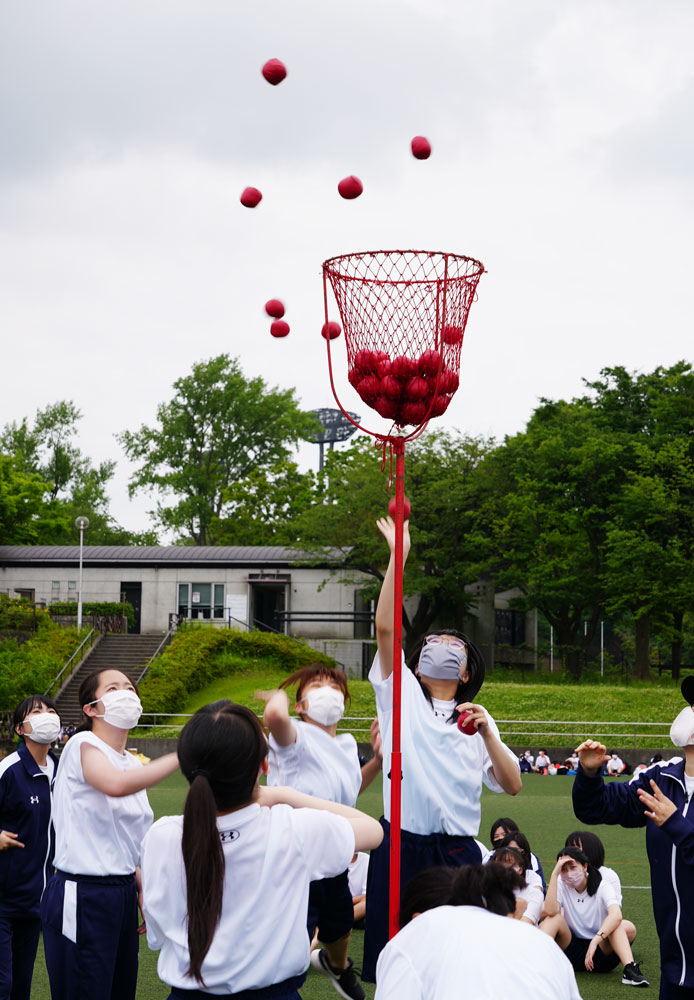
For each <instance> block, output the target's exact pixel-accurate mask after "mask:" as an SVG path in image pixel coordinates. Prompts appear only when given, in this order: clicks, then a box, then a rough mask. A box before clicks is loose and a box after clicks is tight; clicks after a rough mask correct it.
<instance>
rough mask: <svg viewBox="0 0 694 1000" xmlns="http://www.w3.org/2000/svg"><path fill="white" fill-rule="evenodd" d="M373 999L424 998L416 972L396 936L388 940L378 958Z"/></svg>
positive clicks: (415, 999)
mask: <svg viewBox="0 0 694 1000" xmlns="http://www.w3.org/2000/svg"><path fill="white" fill-rule="evenodd" d="M376 983H377V985H376V993H375V998H374V1000H424V997H425V995H426V994H425V993H424V991H423V990H422V984H421V982H420V979H419V976H418V975H417V972H416V970H415V968H414V966H413V965H412V963H411V962H410V960H409V958H408V956H407V955H405V954H404V953H403V952H402V951H401V950H400V948H399V946H398V943H397V938H394V939H393V940H392V941H390V942H389V943H388V944H387V945H386V946H385V948H384V949H383V951H382V952H381V954H380V955H379V958H378V964H377V966H376Z"/></svg>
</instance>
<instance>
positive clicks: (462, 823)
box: [362, 517, 521, 981]
mask: <svg viewBox="0 0 694 1000" xmlns="http://www.w3.org/2000/svg"><path fill="white" fill-rule="evenodd" d="M376 524H377V527H378V529H379V531H380V532H381V534H382V535H383V536H384V538H385V539H386V541H387V542H388V546H389V548H390V562H389V564H388V569H387V571H386V575H385V578H384V581H383V586H382V588H381V595H380V598H379V601H378V608H377V610H376V637H377V645H378V653H377V654H376V658H375V659H374V662H373V666H372V667H371V672H370V674H369V680H370V681H371V683H372V684H373V687H374V690H375V693H376V707H377V709H378V722H379V726H380V731H381V738H382V741H383V806H384V814H385V816H384V819H383V820H382V821H381V823H382V826H383V829H384V833H385V836H384V840H383V843H382V844H381V846H380V847H379V848H378V849H377V850H375V851H372V852H371V859H370V863H369V877H368V883H367V890H366V898H367V899H368V900H369V904H368V906H367V908H366V933H365V935H364V966H363V975H362V978H363V979H365V980H366V981H373V980H374V977H375V972H376V962H377V959H378V955H379V953H380V951H381V950H382V948H383V947H384V946H385V944H386V941H387V940H388V880H389V868H390V861H389V857H390V769H391V763H390V756H391V747H392V724H393V712H392V706H393V682H392V671H393V601H394V581H395V557H394V550H395V523H394V521H393V519H392V518H390V517H387V518H380V519H379V520H378V521H377V522H376ZM409 549H410V533H409V525H408V523H407V522H405V525H404V532H403V560H406V559H407V555H408V553H409ZM409 668H410V669H409V670H408V669H403V671H402V687H401V698H402V771H403V779H402V834H401V884H402V885H403V886H404V885H406V884H407V882H408V881H409V880H410V879H411V878H412V877H413V875H416V874H417V873H418V872H420V871H422V870H423V869H425V868H428V867H430V866H432V865H448V866H451V867H454V866H457V865H464V864H479V862H480V860H481V853H480V849H479V847H478V846H477V844H476V843H475V837H476V836H477V834H478V832H479V825H480V811H481V810H480V796H481V794H482V784H483V783H484V784H486V785H487V787H488V788H490V789H491V790H492V791H495V792H507V793H508V794H510V795H516V794H517V793H518V792H519V791H520V789H521V779H520V769H519V766H518V761H517V759H516V756H515V754H513V753H512V752H511V750H509V748H508V747H506V746H504V744H503V743H502V742H501V739H500V737H499V730H498V729H497V727H496V723H495V722H494V720H493V719H492V718H491V716H489V715H488V714H487V712H486V711H485V710H484V708H482V706H481V705H477V704H474V702H473V699H474V698H475V697H476V695H477V693H478V691H479V690H480V688H481V687H482V683H483V681H484V661H483V659H482V655H481V653H480V651H479V650H478V649H477V647H476V646H475V644H474V643H473V642H471V641H470V639H469V638H468V637H467V636H466V635H465V634H464V633H463V632H459V631H457V630H456V629H453V628H445V629H441V630H440V631H437V632H431V633H429V634H428V635H426V636H425V637H424V638H423V640H422V642H421V643H420V644H419V646H418V647H417V648H416V649H415V651H414V653H413V655H412V657H411V659H410V663H409ZM462 713H466V717H465V720H464V723H463V724H464V725H466V726H468V727H469V729H470V730H471V735H466V734H465V733H463V732H460V731H459V729H458V726H457V725H456V723H457V720H458V717H459V715H461V714H462Z"/></svg>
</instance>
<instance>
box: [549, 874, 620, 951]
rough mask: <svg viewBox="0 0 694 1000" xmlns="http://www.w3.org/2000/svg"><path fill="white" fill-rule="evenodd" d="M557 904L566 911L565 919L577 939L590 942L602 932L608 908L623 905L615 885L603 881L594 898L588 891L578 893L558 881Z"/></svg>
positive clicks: (608, 881)
mask: <svg viewBox="0 0 694 1000" xmlns="http://www.w3.org/2000/svg"><path fill="white" fill-rule="evenodd" d="M557 902H558V903H559V905H560V906H561V907H562V908H563V910H564V919H565V920H566V922H567V924H568V925H569V929H570V930H571V931H572V932H573V933H574V934H575V935H576V937H579V938H584V939H585V940H590V939H591V938H593V937H595V935H596V934H597V932H598V931H599V930H600V927H601V925H602V922H603V920H604V919H605V917H606V916H607V910H608V907H610V906H612V905H613V904H614V903H616V904H617V906H619V905H620V903H621V894H618V893H617V892H616V891H615V887H614V883H613V882H612V881H610V880H608V879H603V880H602V881H601V883H600V885H599V886H598V888H597V891H596V893H595V895H594V896H589V895H588V890H587V889H585V890H584V891H583V892H577V891H576V889H572V888H571V886H568V885H564V883H563V882H562V880H561V878H558V879H557Z"/></svg>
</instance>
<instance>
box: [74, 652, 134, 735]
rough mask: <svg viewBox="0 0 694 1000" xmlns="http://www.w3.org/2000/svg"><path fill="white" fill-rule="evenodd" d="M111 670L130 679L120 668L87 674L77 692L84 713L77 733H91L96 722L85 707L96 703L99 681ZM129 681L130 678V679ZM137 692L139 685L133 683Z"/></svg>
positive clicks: (103, 669) (108, 668)
mask: <svg viewBox="0 0 694 1000" xmlns="http://www.w3.org/2000/svg"><path fill="white" fill-rule="evenodd" d="M109 670H114V671H115V672H116V673H117V674H123V676H124V677H128V675H127V674H124V673H123V671H122V670H119V669H118V667H103V668H102V669H101V670H93V671H92V672H91V674H87V676H86V677H85V678H84V680H83V681H82V683H81V684H80V689H79V691H78V692H77V698H78V699H79V704H80V709H81V711H82V721H81V722H80V724H79V726H78V727H77V729H76V730H75V732H76V733H85V732H90V731H91V729H92V725H93V722H94V720H93V719H92V717H91V715H87V713H86V712H85V711H84V706H85V705H90V704H91V703H92V702H93V701H96V692H97V689H98V687H99V679H100V678H101V677H102V675H103V674H105V673H107V672H108V671H109ZM128 680H130V678H129V677H128ZM132 685H133V687H134V688H135V691H137V684H136V683H135V681H133V682H132Z"/></svg>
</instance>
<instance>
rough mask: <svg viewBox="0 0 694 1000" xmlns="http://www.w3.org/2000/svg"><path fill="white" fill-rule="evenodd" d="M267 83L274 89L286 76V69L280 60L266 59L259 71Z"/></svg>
mask: <svg viewBox="0 0 694 1000" xmlns="http://www.w3.org/2000/svg"><path fill="white" fill-rule="evenodd" d="M260 72H261V73H262V74H263V76H264V77H265V79H266V80H267V82H268V83H271V84H272V86H273V87H276V86H277V84H278V83H282V80H284V78H285V77H286V75H287V67H286V66H285V65H284V63H283V62H282V61H281V60H280V59H268V61H267V62H266V63H265V64H264V66H263V68H262V69H261V71H260Z"/></svg>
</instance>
